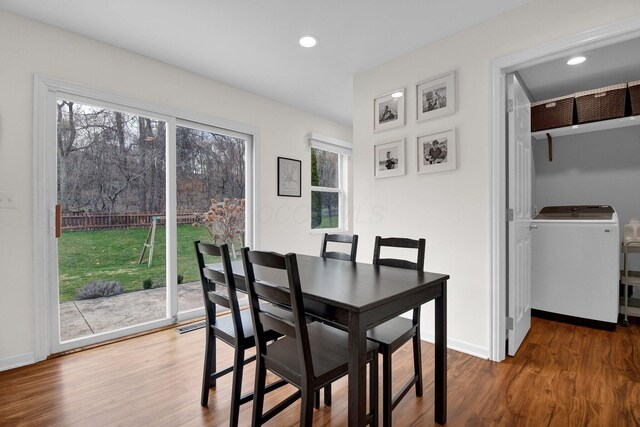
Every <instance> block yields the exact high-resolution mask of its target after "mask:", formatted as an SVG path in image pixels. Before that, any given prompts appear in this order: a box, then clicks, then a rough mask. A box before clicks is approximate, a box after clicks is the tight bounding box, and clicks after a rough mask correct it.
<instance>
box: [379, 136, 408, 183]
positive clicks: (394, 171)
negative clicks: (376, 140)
mask: <svg viewBox="0 0 640 427" xmlns="http://www.w3.org/2000/svg"><path fill="white" fill-rule="evenodd" d="M404 144H405V141H404V138H403V139H399V140H396V141H391V142H385V143H382V144H376V145H374V146H373V158H374V161H373V176H374V178H387V177H391V176H401V175H404V173H405V156H404Z"/></svg>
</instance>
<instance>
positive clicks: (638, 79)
mask: <svg viewBox="0 0 640 427" xmlns="http://www.w3.org/2000/svg"><path fill="white" fill-rule="evenodd" d="M639 52H640V39H637V38H636V39H632V40H626V41H622V42H619V43H616V44H614V45H608V46H600V47H597V48H593V49H586V50H580V51H575V52H568V53H567V55H566V56H563V57H562V58H555V59H553V60H550V61H547V62H543V63H539V64H535V65H532V66H529V67H527V68H524V69H521V70H519V71H518V72H517V73H516V76H517V78H518V80H519V82H520V84H521V85H522V87H523V89H524V91H525V93H526V94H527V97H528V98H529V100H530V102H531V137H532V138H531V154H532V165H531V171H532V172H531V192H532V194H531V199H532V203H533V215H532V219H533V221H532V222H531V227H530V228H531V231H532V232H531V241H532V261H531V262H532V265H531V271H532V274H531V280H532V282H531V298H532V300H531V308H532V309H533V314H534V315H538V316H542V317H547V316H549V315H551V316H549V317H552V318H553V317H557V318H559V319H560V320H568V321H570V322H577V323H584V324H587V325H590V326H595V327H604V328H606V329H611V328H614V327H615V326H616V324H624V322H625V317H624V314H625V313H627V311H628V315H630V316H636V317H640V304H639V303H640V286H630V287H628V288H627V289H626V291H627V292H628V308H626V307H625V299H624V298H623V297H624V291H625V289H624V287H623V286H621V285H620V280H621V278H622V281H623V282H624V281H625V280H627V281H628V283H629V284H631V285H633V284H636V283H637V284H638V285H640V273H636V272H637V271H640V235H638V234H636V235H633V233H640V226H639V224H637V223H636V222H635V221H634V219H636V218H637V219H640V99H639V97H640V55H639V54H638V53H639ZM630 222H631V224H630V225H628V226H627V227H625V224H629V223H630ZM625 237H626V238H625ZM635 240H637V241H638V242H639V243H638V244H637V246H635V245H634V243H633V241H635ZM629 241H631V242H632V243H631V244H629V245H628V246H626V249H627V251H628V270H629V271H628V275H627V276H625V272H624V259H625V256H624V249H625V244H626V243H628V242H629ZM621 271H622V273H621ZM636 274H638V275H639V276H638V277H637V279H636ZM627 277H628V278H627ZM634 279H635V280H636V281H634ZM620 297H622V298H620ZM618 313H621V318H620V319H618ZM618 320H620V321H619V322H618Z"/></svg>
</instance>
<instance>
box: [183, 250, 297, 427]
mask: <svg viewBox="0 0 640 427" xmlns="http://www.w3.org/2000/svg"><path fill="white" fill-rule="evenodd" d="M195 247H196V255H197V258H198V267H199V271H200V281H201V283H202V293H203V297H204V307H205V312H206V316H207V332H206V337H207V338H206V347H205V359H204V369H203V374H202V393H201V396H200V404H201V405H202V406H208V404H209V389H210V388H212V387H215V386H216V379H218V378H219V377H221V376H223V375H226V374H228V373H229V372H232V371H233V382H232V386H231V414H230V415H229V425H231V426H237V425H238V415H239V412H240V405H242V404H243V403H246V402H249V401H251V400H252V399H253V393H248V394H246V395H244V396H241V392H242V373H243V368H244V365H245V364H247V363H250V362H252V361H254V360H255V359H256V357H255V356H251V357H248V358H247V359H245V358H244V353H245V350H247V349H250V348H252V347H255V339H254V334H253V324H252V321H251V313H250V311H249V310H242V311H241V310H240V307H239V304H238V297H237V294H236V285H235V280H234V278H233V271H232V268H231V258H230V257H229V247H228V245H226V244H225V245H221V246H216V245H211V244H207V243H201V242H199V241H196V242H195ZM205 256H210V257H220V258H221V261H222V267H223V272H220V271H216V270H213V269H210V268H207V267H206V265H205ZM216 304H218V305H221V306H223V307H226V308H228V309H229V310H230V313H229V314H227V315H223V316H216ZM269 309H272V310H275V311H278V309H277V308H275V307H272V306H270V307H269ZM282 315H284V316H286V312H284V313H283V314H282ZM263 336H264V338H265V339H267V340H274V339H276V338H278V337H280V336H281V335H280V334H278V333H277V332H275V331H272V330H270V329H266V330H265V331H264V332H263ZM216 339H219V340H221V341H223V342H225V343H227V344H229V345H230V346H231V347H233V348H234V349H235V352H234V359H233V365H232V366H229V367H227V368H224V369H220V370H218V371H216ZM284 384H286V382H284V381H280V382H277V383H274V384H270V385H269V387H268V391H270V390H273V389H276V388H278V387H280V386H282V385H284Z"/></svg>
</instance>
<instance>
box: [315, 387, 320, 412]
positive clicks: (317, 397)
mask: <svg viewBox="0 0 640 427" xmlns="http://www.w3.org/2000/svg"><path fill="white" fill-rule="evenodd" d="M313 407H314V408H315V409H320V390H316V391H315V392H314V393H313Z"/></svg>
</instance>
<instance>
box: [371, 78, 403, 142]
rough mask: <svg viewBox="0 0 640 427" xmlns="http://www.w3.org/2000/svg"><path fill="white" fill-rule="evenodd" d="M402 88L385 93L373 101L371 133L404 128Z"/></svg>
mask: <svg viewBox="0 0 640 427" xmlns="http://www.w3.org/2000/svg"><path fill="white" fill-rule="evenodd" d="M404 98H405V96H404V88H402V89H397V90H394V91H391V92H387V93H385V94H384V95H380V96H378V97H377V98H375V99H374V100H373V131H374V132H381V131H383V130H387V129H393V128H397V127H400V126H404Z"/></svg>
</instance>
